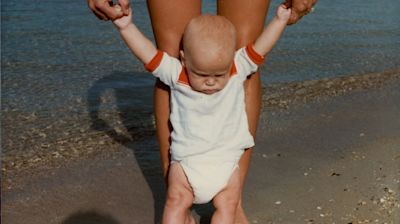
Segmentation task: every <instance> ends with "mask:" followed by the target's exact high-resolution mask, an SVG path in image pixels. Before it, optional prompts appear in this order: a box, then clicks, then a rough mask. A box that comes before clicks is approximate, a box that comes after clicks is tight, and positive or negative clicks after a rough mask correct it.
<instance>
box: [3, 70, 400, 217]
mask: <svg viewBox="0 0 400 224" xmlns="http://www.w3.org/2000/svg"><path fill="white" fill-rule="evenodd" d="M399 76H400V75H399V72H387V73H380V74H368V75H363V76H352V77H346V78H336V79H326V80H320V81H307V82H303V83H293V84H285V85H280V86H270V87H267V90H266V94H264V96H265V97H264V101H265V102H264V108H263V112H262V116H261V121H260V126H259V132H258V135H257V146H256V148H255V151H254V154H253V160H252V164H251V170H250V173H249V176H248V180H247V182H246V188H245V191H244V195H243V199H244V206H245V209H246V213H247V214H248V216H249V219H250V223H392V224H396V223H399V222H400V199H399V197H400V196H399V195H400V119H399V117H400V104H399V102H400V91H399V89H400V78H399ZM78 103H79V102H78ZM12 113H13V112H12V111H6V112H5V114H6V115H7V116H8V117H7V118H9V119H11V118H19V116H21V115H20V114H18V115H16V116H14V117H13V116H11V115H12ZM86 115H87V114H86ZM24 116H25V117H24V118H21V119H25V122H26V120H27V121H28V122H29V121H30V120H29V119H33V120H32V121H31V122H35V119H38V118H32V117H29V116H26V115H24ZM80 116H82V117H85V114H82V115H80ZM76 119H83V118H81V117H78V118H77V117H66V118H65V119H64V120H63V122H74V121H75V122H76ZM60 122H61V121H60ZM5 123H6V124H7V121H6V122H5ZM61 123H62V122H61ZM3 124H4V121H3ZM118 125H120V126H121V123H118V122H116V123H115V124H112V125H111V124H108V126H112V127H114V128H112V129H111V130H110V129H103V130H104V131H99V130H97V131H96V132H90V131H89V130H90V127H89V128H88V129H86V128H84V127H82V126H79V125H78V126H76V127H74V128H73V129H74V131H76V132H77V133H81V135H79V134H76V135H72V136H74V137H70V138H64V139H61V140H64V141H65V142H58V141H56V140H53V141H48V142H51V143H52V144H54V145H52V144H49V143H48V145H45V147H44V148H43V147H42V146H43V145H41V144H45V142H40V141H41V140H42V139H46V137H48V136H51V132H50V133H49V132H43V130H47V129H45V128H43V129H41V130H40V131H36V132H35V134H36V135H38V136H39V137H41V138H36V139H35V140H36V141H35V142H32V143H31V144H32V145H36V144H37V145H38V149H37V150H35V149H33V150H30V151H29V153H27V155H24V154H23V153H20V154H17V153H9V154H7V155H6V156H5V157H3V158H2V185H1V187H2V221H3V222H4V223H13V224H20V223H21V224H22V223H24V224H25V223H32V224H36V223H37V224H42V223H46V224H47V223H49V224H52V223H62V224H72V223H73V224H79V223H82V224H87V223H100V224H123V223H154V220H158V219H159V217H160V214H161V210H162V205H163V198H164V187H163V184H162V183H163V179H162V177H161V172H160V166H159V160H158V158H157V156H156V155H157V151H156V145H155V143H154V137H153V132H152V131H151V129H149V130H148V133H147V134H145V135H144V136H141V137H140V138H137V139H135V138H130V137H132V136H133V135H122V134H120V133H123V132H124V130H123V127H121V128H120V126H118ZM108 126H107V127H108ZM146 130H147V129H146ZM40 133H43V134H40ZM85 133H86V134H87V133H91V134H87V135H85ZM88 135H89V137H90V140H89V138H88ZM121 136H122V137H123V136H128V137H129V138H128V137H126V138H125V139H124V138H122V137H121ZM3 139H4V136H3ZM14 144H18V143H14ZM149 144H150V145H149ZM3 146H8V147H9V146H10V145H9V142H7V141H5V142H3ZM39 146H41V147H39ZM46 146H47V148H46ZM61 146H62V147H61ZM149 148H151V149H152V150H149V151H146V150H147V149H149ZM49 149H51V150H49ZM62 149H64V150H62ZM89 149H90V150H89ZM39 152H40V153H39ZM210 211H212V209H211V208H210V205H205V206H196V207H195V208H194V211H193V212H194V213H195V215H196V217H197V218H198V219H200V216H201V220H202V221H201V222H202V223H207V220H208V218H209V214H210Z"/></svg>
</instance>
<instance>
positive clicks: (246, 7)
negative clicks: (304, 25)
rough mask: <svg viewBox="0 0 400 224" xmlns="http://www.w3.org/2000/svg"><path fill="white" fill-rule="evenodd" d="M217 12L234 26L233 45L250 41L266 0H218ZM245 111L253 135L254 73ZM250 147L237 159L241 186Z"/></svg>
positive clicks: (257, 101)
mask: <svg viewBox="0 0 400 224" xmlns="http://www.w3.org/2000/svg"><path fill="white" fill-rule="evenodd" d="M217 8H218V10H217V12H218V14H219V15H223V16H225V17H226V18H228V19H229V20H230V21H231V22H232V23H233V25H234V26H235V27H236V30H237V34H238V41H237V48H240V47H243V46H245V45H247V44H249V43H251V42H253V41H254V40H255V39H256V38H257V37H258V36H259V35H260V34H261V32H262V31H263V29H264V23H265V18H266V15H267V11H268V8H269V0H219V1H218V5H217ZM245 94H246V95H245V99H246V112H247V118H248V123H249V130H250V132H251V134H252V135H253V136H254V137H255V136H256V131H257V125H258V120H259V116H260V109H261V81H260V74H259V73H258V72H257V73H255V74H253V75H251V76H250V78H248V80H247V81H246V82H245ZM251 154H252V149H251V148H250V149H247V150H246V151H245V152H244V154H243V156H242V158H241V159H240V161H239V166H240V178H241V179H240V180H241V186H244V182H245V179H246V175H247V172H248V168H249V164H250V157H251ZM235 222H236V223H248V221H247V218H246V216H245V214H244V211H243V207H242V204H241V201H240V202H239V204H238V208H237V210H236V220H235Z"/></svg>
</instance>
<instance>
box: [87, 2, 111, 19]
mask: <svg viewBox="0 0 400 224" xmlns="http://www.w3.org/2000/svg"><path fill="white" fill-rule="evenodd" d="M87 3H88V6H89V8H90V9H91V10H92V12H93V13H94V15H95V16H96V17H97V18H98V19H101V20H108V18H107V16H106V15H105V14H104V13H102V12H101V11H99V10H97V8H96V6H95V1H94V0H87Z"/></svg>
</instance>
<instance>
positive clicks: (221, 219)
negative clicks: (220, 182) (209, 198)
mask: <svg viewBox="0 0 400 224" xmlns="http://www.w3.org/2000/svg"><path fill="white" fill-rule="evenodd" d="M241 189H242V187H241V183H240V171H239V169H236V170H235V171H234V172H233V173H232V176H231V177H230V179H229V181H228V184H227V186H226V187H225V188H224V189H223V190H222V191H221V192H219V193H218V194H217V195H216V196H215V197H214V199H213V204H214V207H215V212H214V214H213V216H212V219H211V224H225V223H228V224H229V223H233V222H234V221H235V212H236V210H237V207H238V203H239V199H240V191H241Z"/></svg>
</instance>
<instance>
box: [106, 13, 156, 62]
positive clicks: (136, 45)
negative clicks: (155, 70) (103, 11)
mask: <svg viewBox="0 0 400 224" xmlns="http://www.w3.org/2000/svg"><path fill="white" fill-rule="evenodd" d="M116 10H121V8H119V7H117V9H116ZM113 23H114V25H115V26H116V27H117V28H118V30H119V33H120V34H121V37H122V39H123V40H124V41H125V43H126V45H127V46H128V48H129V49H130V50H131V51H132V53H133V54H134V55H135V56H136V57H137V58H139V60H141V61H142V62H143V63H144V64H147V63H149V62H150V61H151V59H153V57H154V56H155V55H156V54H157V48H156V47H155V46H154V44H153V43H152V42H151V41H150V40H149V39H148V38H147V37H145V36H144V35H143V34H142V32H140V31H139V29H138V28H137V27H136V26H135V24H133V23H132V9H131V8H130V7H129V9H128V15H127V16H123V17H121V18H119V19H116V20H114V21H113Z"/></svg>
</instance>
